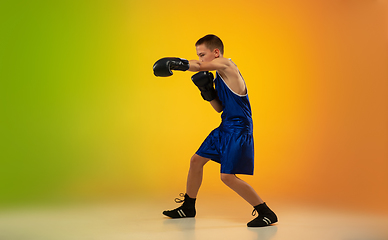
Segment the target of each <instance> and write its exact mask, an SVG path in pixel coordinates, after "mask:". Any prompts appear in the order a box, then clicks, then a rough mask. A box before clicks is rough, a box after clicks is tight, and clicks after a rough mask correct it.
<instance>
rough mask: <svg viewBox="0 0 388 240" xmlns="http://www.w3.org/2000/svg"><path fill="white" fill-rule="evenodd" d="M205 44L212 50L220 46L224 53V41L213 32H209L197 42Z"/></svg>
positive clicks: (197, 43)
mask: <svg viewBox="0 0 388 240" xmlns="http://www.w3.org/2000/svg"><path fill="white" fill-rule="evenodd" d="M202 44H205V46H206V47H207V48H209V49H210V50H211V51H213V50H214V49H216V48H218V49H219V50H220V52H221V54H224V44H223V43H222V41H221V39H220V38H219V37H217V36H216V35H213V34H208V35H206V36H204V37H202V38H200V39H199V40H198V41H197V42H196V43H195V46H198V45H202Z"/></svg>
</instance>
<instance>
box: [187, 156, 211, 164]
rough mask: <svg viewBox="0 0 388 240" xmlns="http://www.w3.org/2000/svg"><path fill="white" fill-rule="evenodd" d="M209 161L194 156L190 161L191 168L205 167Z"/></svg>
mask: <svg viewBox="0 0 388 240" xmlns="http://www.w3.org/2000/svg"><path fill="white" fill-rule="evenodd" d="M208 161H209V159H207V158H204V157H201V156H199V155H197V154H194V155H193V156H192V157H191V159H190V166H194V167H203V166H204V165H205V164H206V163H207V162H208Z"/></svg>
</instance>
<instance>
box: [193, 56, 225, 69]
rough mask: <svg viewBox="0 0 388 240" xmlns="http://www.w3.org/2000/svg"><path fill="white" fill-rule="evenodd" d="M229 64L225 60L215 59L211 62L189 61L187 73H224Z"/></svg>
mask: <svg viewBox="0 0 388 240" xmlns="http://www.w3.org/2000/svg"><path fill="white" fill-rule="evenodd" d="M230 64H231V62H230V61H229V60H228V59H226V58H216V59H214V60H213V61H211V62H201V61H198V60H190V61H189V66H190V68H189V69H188V71H191V72H201V71H224V70H225V69H226V68H228V67H229V66H230Z"/></svg>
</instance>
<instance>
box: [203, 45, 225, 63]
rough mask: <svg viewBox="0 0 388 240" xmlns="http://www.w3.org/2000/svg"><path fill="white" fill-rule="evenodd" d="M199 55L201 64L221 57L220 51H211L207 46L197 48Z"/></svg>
mask: <svg viewBox="0 0 388 240" xmlns="http://www.w3.org/2000/svg"><path fill="white" fill-rule="evenodd" d="M197 55H198V58H199V61H201V62H211V61H213V59H215V58H218V57H219V56H220V50H218V49H217V48H216V49H214V50H213V51H211V50H210V49H209V48H207V47H206V46H205V44H201V45H198V46H197Z"/></svg>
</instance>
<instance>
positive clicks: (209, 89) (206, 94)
mask: <svg viewBox="0 0 388 240" xmlns="http://www.w3.org/2000/svg"><path fill="white" fill-rule="evenodd" d="M213 79H214V77H213V73H211V72H208V71H205V72H198V73H196V74H194V75H193V76H192V77H191V80H192V81H193V83H194V84H195V85H196V86H197V87H198V89H199V90H200V91H201V96H202V98H203V99H204V100H206V101H209V102H210V101H211V100H214V99H215V98H217V92H216V90H215V89H214V87H213Z"/></svg>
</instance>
